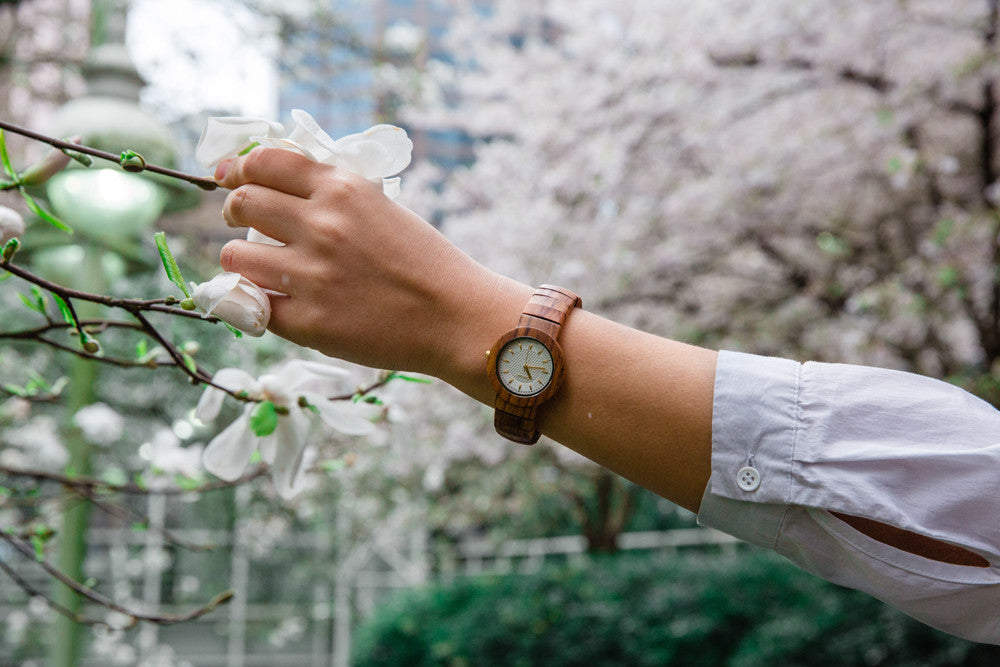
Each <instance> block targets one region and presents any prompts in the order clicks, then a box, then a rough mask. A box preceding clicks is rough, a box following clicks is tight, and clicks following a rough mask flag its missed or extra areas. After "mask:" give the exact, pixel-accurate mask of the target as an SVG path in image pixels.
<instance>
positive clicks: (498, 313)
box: [433, 274, 532, 404]
mask: <svg viewBox="0 0 1000 667" xmlns="http://www.w3.org/2000/svg"><path fill="white" fill-rule="evenodd" d="M531 294H532V288H531V287H529V286H528V285H524V284H522V283H519V282H517V281H515V280H510V279H508V278H504V277H503V276H499V275H497V274H491V275H490V277H489V279H488V280H486V281H484V282H483V284H482V286H481V287H480V289H478V290H473V291H471V292H467V293H466V294H465V296H464V298H463V299H461V300H460V302H458V303H456V306H457V307H456V308H455V309H454V310H453V311H452V316H451V318H450V322H451V323H452V324H451V325H450V327H449V328H450V332H449V333H447V334H446V335H445V336H443V337H442V338H441V340H444V341H446V342H447V344H446V345H444V346H442V347H441V348H440V352H441V353H442V355H441V357H440V358H439V360H438V366H437V369H436V372H434V373H433V374H434V375H436V376H437V377H439V378H441V379H442V380H444V381H446V382H448V383H449V384H451V385H452V386H454V387H456V388H457V389H459V390H461V391H463V392H464V393H466V394H468V395H469V396H471V397H472V398H475V399H477V400H479V401H481V402H483V403H488V404H492V401H493V395H494V393H495V391H494V389H493V388H492V386H491V385H490V382H489V378H488V377H487V374H486V353H487V352H488V351H489V349H490V348H491V347H492V346H493V343H494V342H495V341H496V340H497V338H499V337H500V336H501V335H503V334H504V333H505V332H506V331H508V330H510V329H511V328H512V327H513V326H514V325H515V324H516V323H517V321H518V318H519V317H520V315H521V311H522V309H523V308H524V305H525V304H526V303H527V302H528V299H530V298H531Z"/></svg>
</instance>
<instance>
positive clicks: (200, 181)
mask: <svg viewBox="0 0 1000 667" xmlns="http://www.w3.org/2000/svg"><path fill="white" fill-rule="evenodd" d="M0 129H3V130H8V131H10V132H13V133H15V134H20V135H21V136H24V137H28V138H29V139H34V140H35V141H41V142H42V143H46V144H49V145H50V146H52V147H54V148H58V149H60V150H63V151H71V152H75V153H84V154H86V155H91V156H93V157H96V158H100V159H101V160H107V161H108V162H114V163H115V164H118V165H121V164H122V156H121V155H115V154H114V153H108V152H107V151H102V150H98V149H96V148H91V147H90V146H84V145H83V144H74V143H73V142H71V141H63V140H62V139H56V138H54V137H49V136H46V135H44V134H39V133H38V132H33V131H32V130H28V129H25V128H23V127H19V126H17V125H14V124H13V123H8V122H7V121H3V120H0ZM128 171H132V169H129V170H128ZM137 171H151V172H153V173H154V174H161V175H163V176H169V177H170V178H176V179H177V180H180V181H187V182H188V183H191V184H192V185H197V186H198V187H199V188H201V189H202V190H215V189H216V188H217V187H219V186H218V184H217V183H216V182H215V180H214V179H211V178H205V177H201V176H192V175H191V174H185V173H184V172H181V171H175V170H173V169H168V168H166V167H159V166H157V165H155V164H145V161H143V164H142V167H141V168H140V169H137Z"/></svg>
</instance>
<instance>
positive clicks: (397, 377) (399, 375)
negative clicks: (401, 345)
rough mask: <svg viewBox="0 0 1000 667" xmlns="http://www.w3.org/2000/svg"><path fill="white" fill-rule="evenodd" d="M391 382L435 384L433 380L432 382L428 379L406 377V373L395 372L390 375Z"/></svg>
mask: <svg viewBox="0 0 1000 667" xmlns="http://www.w3.org/2000/svg"><path fill="white" fill-rule="evenodd" d="M389 380H403V381H404V382H416V383H417V384H431V383H433V380H430V379H428V378H418V377H413V376H412V375H406V374H405V373H396V372H395V371H393V372H392V373H391V374H390V375H389Z"/></svg>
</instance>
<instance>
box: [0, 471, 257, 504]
mask: <svg viewBox="0 0 1000 667" xmlns="http://www.w3.org/2000/svg"><path fill="white" fill-rule="evenodd" d="M266 472H267V467H266V466H258V467H257V468H254V469H252V470H250V471H249V472H247V473H244V474H243V476H242V477H240V478H239V479H235V480H233V481H231V482H226V481H222V480H217V481H214V482H208V483H206V484H202V485H201V486H196V487H190V488H181V487H168V488H161V489H151V488H149V487H147V486H143V485H140V484H134V483H126V484H111V483H109V482H105V481H104V480H101V479H97V478H96V477H70V476H68V475H64V474H61V473H57V472H49V471H47V470H38V469H33V468H16V467H12V466H7V465H0V474H4V475H8V476H10V477H28V478H31V479H38V480H43V481H48V482H55V483H56V484H61V485H63V486H65V487H68V488H79V489H93V490H95V491H108V492H113V493H127V494H133V495H164V496H173V495H180V494H182V493H204V492H207V491H218V490H220V489H228V488H232V487H234V486H239V485H241V484H246V483H247V482H251V481H253V480H255V479H257V478H259V477H263V476H264V474H265V473H266Z"/></svg>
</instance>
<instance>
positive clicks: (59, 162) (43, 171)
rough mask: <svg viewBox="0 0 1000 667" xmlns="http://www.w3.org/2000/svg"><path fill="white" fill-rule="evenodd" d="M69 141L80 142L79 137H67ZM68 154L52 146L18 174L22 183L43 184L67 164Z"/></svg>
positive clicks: (28, 184)
mask: <svg viewBox="0 0 1000 667" xmlns="http://www.w3.org/2000/svg"><path fill="white" fill-rule="evenodd" d="M69 141H70V142H71V143H74V144H77V143H80V137H73V138H72V139H69ZM69 161H70V156H69V155H67V154H66V153H64V152H63V151H61V150H60V149H58V148H53V149H52V150H50V151H49V152H48V153H46V154H45V156H44V157H43V158H42V159H40V160H39V161H38V162H36V163H34V164H33V165H31V166H30V167H28V168H27V169H25V170H24V171H23V172H21V175H20V176H18V180H19V181H20V182H21V184H22V185H27V186H36V185H43V184H44V183H46V182H47V181H48V180H49V179H50V178H52V177H53V176H55V175H56V174H58V173H59V172H60V171H62V170H63V169H65V168H66V165H68V164H69Z"/></svg>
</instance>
